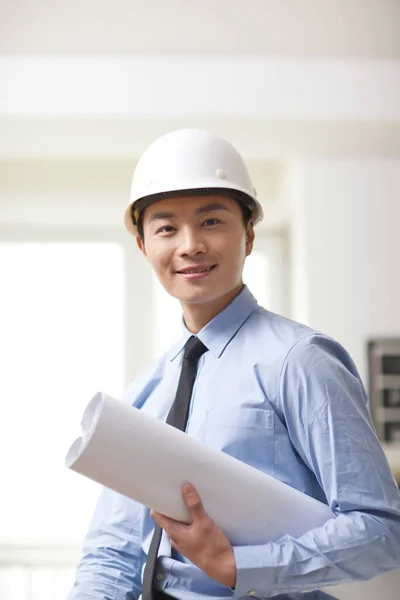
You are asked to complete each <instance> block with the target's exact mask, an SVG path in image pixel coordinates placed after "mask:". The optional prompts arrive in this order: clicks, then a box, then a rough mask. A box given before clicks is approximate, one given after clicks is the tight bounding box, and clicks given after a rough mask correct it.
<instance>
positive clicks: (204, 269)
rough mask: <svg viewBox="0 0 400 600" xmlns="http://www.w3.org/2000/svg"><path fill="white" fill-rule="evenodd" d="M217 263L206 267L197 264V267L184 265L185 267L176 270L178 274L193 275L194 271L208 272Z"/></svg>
mask: <svg viewBox="0 0 400 600" xmlns="http://www.w3.org/2000/svg"><path fill="white" fill-rule="evenodd" d="M216 266H217V265H210V266H208V267H203V266H198V267H186V268H185V269H181V270H180V271H177V273H179V274H180V275H195V274H196V273H208V272H210V271H212V270H213V269H215V267H216Z"/></svg>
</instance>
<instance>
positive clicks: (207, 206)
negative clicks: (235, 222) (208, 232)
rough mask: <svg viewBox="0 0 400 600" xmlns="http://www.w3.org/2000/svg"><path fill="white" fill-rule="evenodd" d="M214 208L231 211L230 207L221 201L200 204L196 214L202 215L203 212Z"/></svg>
mask: <svg viewBox="0 0 400 600" xmlns="http://www.w3.org/2000/svg"><path fill="white" fill-rule="evenodd" d="M213 210H227V211H228V212H229V208H228V207H227V206H225V204H221V203H220V202H212V203H211V204H205V205H204V206H200V208H198V209H197V210H196V214H198V215H201V214H203V213H207V212H211V211H213Z"/></svg>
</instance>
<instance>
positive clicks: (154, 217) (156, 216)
mask: <svg viewBox="0 0 400 600" xmlns="http://www.w3.org/2000/svg"><path fill="white" fill-rule="evenodd" d="M174 217H176V214H175V213H173V212H169V211H164V212H156V213H152V214H151V215H150V216H149V221H157V220H159V219H173V218H174Z"/></svg>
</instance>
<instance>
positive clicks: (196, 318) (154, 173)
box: [70, 130, 400, 600]
mask: <svg viewBox="0 0 400 600" xmlns="http://www.w3.org/2000/svg"><path fill="white" fill-rule="evenodd" d="M261 218H262V209H261V206H260V204H259V203H258V201H257V198H256V192H255V189H254V188H253V186H252V183H251V181H250V177H249V175H248V172H247V170H246V167H245V165H244V163H243V160H242V159H241V157H240V156H239V155H238V153H237V152H236V150H235V149H234V148H233V147H232V146H231V145H230V144H228V143H227V142H226V141H225V140H223V139H221V138H219V137H217V136H214V135H212V134H210V133H208V132H205V131H201V130H182V131H177V132H172V133H170V134H167V135H166V136H163V137H162V138H160V139H159V140H157V141H156V142H155V143H154V144H152V145H151V146H150V147H149V148H148V149H147V151H146V152H145V153H144V155H143V156H142V158H141V160H140V161H139V163H138V165H137V168H136V171H135V175H134V179H133V184H132V196H131V202H130V204H129V206H128V208H127V211H126V213H125V224H126V226H127V228H128V230H129V231H130V232H131V233H132V234H133V235H135V236H136V238H137V243H138V246H139V248H140V250H141V251H142V252H143V254H144V255H145V257H146V258H147V260H148V261H149V263H150V265H151V266H152V268H153V269H154V271H155V273H156V275H157V276H158V278H159V280H160V282H161V283H162V285H163V286H164V288H165V289H166V290H167V292H169V293H170V294H171V295H172V296H174V297H176V298H177V299H178V300H179V301H180V303H181V306H182V311H183V319H184V336H183V339H182V340H181V341H180V342H179V343H178V344H177V345H175V346H174V347H172V348H171V350H170V351H169V352H167V354H166V355H165V356H163V357H162V358H161V360H160V361H159V362H158V363H157V364H156V365H155V367H153V368H152V369H151V370H150V371H149V372H148V373H146V374H144V375H143V376H141V377H139V378H138V379H137V380H135V381H134V382H133V384H132V385H131V387H130V388H129V389H128V392H127V396H126V400H127V401H128V402H130V403H131V404H132V405H134V406H136V407H137V408H140V409H141V410H145V411H146V412H148V413H149V414H151V415H153V416H155V417H156V418H159V419H162V420H165V419H171V418H172V417H171V414H172V412H173V408H171V407H176V402H177V398H178V396H179V395H180V394H181V391H179V390H181V380H182V378H183V377H184V376H183V372H184V369H185V368H186V367H187V364H186V362H185V361H187V357H186V353H187V347H188V345H190V344H192V343H197V344H200V345H201V347H202V349H201V351H200V353H199V354H198V356H197V357H196V359H188V360H191V361H192V362H191V364H192V365H194V364H195V363H196V367H195V371H193V369H192V375H193V377H192V379H193V381H192V382H191V387H190V400H191V401H190V405H189V407H188V409H187V410H188V411H189V417H188V420H187V424H186V421H185V423H184V425H183V427H182V428H186V431H187V434H188V435H191V436H194V437H196V438H198V439H199V440H201V441H203V442H205V443H206V444H209V445H212V446H214V447H216V448H218V449H220V450H222V451H224V452H227V453H228V454H231V455H232V456H235V457H236V458H238V459H239V460H242V461H244V462H246V463H248V464H250V465H252V466H253V467H255V468H257V469H260V470H261V471H263V472H264V473H267V474H269V475H271V476H272V477H275V478H277V479H279V480H281V481H283V482H284V483H286V484H288V485H290V486H292V487H294V488H297V489H298V490H300V491H301V492H303V493H305V494H308V495H309V496H312V497H314V498H316V499H318V500H320V501H322V502H325V503H326V504H328V505H329V507H330V508H331V510H332V511H333V513H335V515H336V518H333V519H331V520H330V521H328V522H327V523H326V524H325V525H324V526H323V527H319V528H317V529H314V530H311V531H308V532H307V533H306V534H305V535H303V536H301V537H299V538H294V537H292V536H289V535H286V536H284V537H282V538H281V539H278V540H275V541H274V542H273V543H266V544H264V545H260V546H234V547H232V545H231V543H230V541H229V540H228V539H227V538H226V536H225V535H224V534H223V532H222V531H221V530H220V529H219V527H218V525H217V524H216V523H213V522H212V521H211V519H210V518H209V517H208V515H207V514H206V512H205V510H204V508H203V506H202V503H201V498H200V497H199V496H198V494H197V491H196V490H195V489H194V487H193V486H192V485H191V484H190V483H188V484H186V485H185V486H183V489H182V494H183V497H184V499H185V502H186V504H187V506H188V509H189V512H190V515H191V518H192V523H191V524H190V525H185V524H182V523H178V522H175V521H173V520H171V519H169V518H167V517H165V516H163V515H160V514H155V513H150V511H149V509H147V508H146V507H143V506H141V505H139V504H138V503H135V502H134V501H132V500H130V499H128V498H126V497H122V496H120V495H118V494H117V493H115V492H113V491H111V490H108V489H105V490H104V491H103V492H102V495H101V498H100V501H99V504H98V506H97V509H96V512H95V515H94V518H93V521H92V524H91V527H90V530H89V533H88V535H87V538H86V541H85V550H84V555H83V558H82V560H81V562H80V564H79V567H78V571H77V576H76V582H75V586H74V588H73V590H72V592H71V595H70V600H89V599H90V600H96V599H98V600H100V599H103V600H105V599H113V600H128V599H134V598H138V597H139V595H140V594H141V593H142V588H143V595H144V596H146V598H145V597H144V598H143V600H147V599H148V598H155V599H156V600H158V599H160V598H165V597H166V598H168V596H171V597H172V598H177V599H179V600H184V599H191V600H200V599H201V598H210V599H211V598H217V597H218V598H230V597H232V596H234V597H236V598H241V597H245V596H250V597H260V598H270V597H277V598H280V599H281V600H300V598H305V599H310V600H311V599H313V600H321V599H322V598H327V595H326V594H324V593H323V592H321V591H318V590H319V589H320V588H322V587H325V586H328V585H330V584H335V583H343V582H345V581H351V580H362V579H368V578H371V577H374V576H376V575H378V574H381V573H383V572H385V571H389V570H391V569H395V568H397V567H398V566H399V564H400V496H399V491H398V489H397V487H396V485H395V482H394V480H393V477H392V476H391V473H390V470H389V467H388V464H387V461H386V459H385V457H384V454H383V452H382V449H381V447H380V444H379V442H378V440H377V438H376V435H375V433H374V430H373V426H372V424H371V421H370V417H369V414H368V410H367V406H366V395H365V391H364V388H363V385H362V383H361V381H360V378H359V375H358V373H357V370H356V367H355V365H354V363H353V362H352V360H351V358H350V357H349V355H348V353H347V352H346V351H345V350H344V349H343V348H342V347H341V346H340V345H339V344H338V343H337V342H335V341H334V340H333V339H331V338H329V337H328V336H326V335H323V334H320V333H317V332H315V331H313V330H312V329H310V328H308V327H306V326H304V325H302V324H299V323H295V322H293V321H290V320H288V319H285V318H283V317H280V316H278V315H275V314H272V313H270V312H268V311H266V310H264V309H263V308H261V307H259V306H258V305H257V303H256V301H255V300H254V298H253V297H252V295H251V293H250V291H249V290H248V289H247V288H246V287H245V286H244V285H243V281H242V271H243V265H244V261H245V258H246V257H247V256H248V255H249V254H250V253H251V251H252V247H253V243H254V235H255V234H254V225H255V224H256V222H257V221H258V220H260V219H261ZM138 318H140V315H138ZM188 340H189V342H188ZM185 365H186V366H185ZM185 376H186V375H185ZM194 379H195V381H194ZM178 381H179V386H178ZM193 383H194V387H193ZM177 389H178V391H177ZM181 395H182V394H181ZM175 396H176V398H175ZM174 398H175V401H174ZM167 415H168V417H167ZM167 422H170V421H168V420H167ZM174 425H175V426H177V425H176V423H174ZM137 459H138V460H140V457H137ZM160 493H162V492H160ZM299 518H301V515H299ZM154 522H156V523H157V526H156V528H154ZM160 528H162V529H160ZM157 531H158V533H159V536H162V537H161V543H160V545H159V542H160V539H158V540H157V539H156V538H157ZM152 554H153V555H154V556H153V558H154V561H153V558H152ZM157 556H158V560H157V561H156V559H157ZM152 562H154V564H151V563H152ZM146 563H147V564H146ZM143 572H144V576H143ZM146 573H147V575H146ZM146 578H147V579H146ZM146 581H147V583H146ZM149 582H150V584H149ZM146 586H147V588H146ZM149 586H150V587H149ZM145 588H146V589H145ZM333 597H334V590H333Z"/></svg>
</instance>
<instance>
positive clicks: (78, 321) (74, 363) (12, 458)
mask: <svg viewBox="0 0 400 600" xmlns="http://www.w3.org/2000/svg"><path fill="white" fill-rule="evenodd" d="M0 280H1V288H2V292H1V295H0V331H1V336H0V364H1V366H2V369H1V370H2V376H1V378H0V398H1V403H2V406H1V413H2V418H1V420H0V453H1V456H2V482H1V483H2V490H3V493H2V497H1V511H0V542H1V543H5V542H6V541H7V542H10V541H11V542H13V543H46V542H52V541H56V542H57V543H60V542H70V543H77V544H80V543H81V542H82V538H83V536H84V533H85V532H86V529H87V526H88V522H89V519H90V516H91V514H92V512H93V508H94V503H95V500H96V498H97V496H98V492H99V486H97V484H95V483H93V482H91V481H89V480H87V479H85V478H84V477H81V476H79V475H77V474H76V473H73V472H72V471H69V470H68V469H67V468H66V467H65V466H64V458H65V454H66V452H67V450H68V447H69V445H70V443H71V442H72V441H73V439H74V437H75V436H77V435H79V422H80V419H81V416H82V412H83V409H84V407H85V405H86V404H87V402H88V401H89V400H90V398H91V397H92V395H93V394H94V393H95V392H96V391H98V390H101V391H105V392H107V393H109V394H111V395H113V396H115V397H117V398H119V397H121V395H122V391H123V386H124V372H123V371H124V364H125V360H124V252H123V249H122V248H121V247H120V246H119V245H118V244H116V243H108V242H107V243H97V242H96V243H91V242H90V243H89V242H88V243H75V242H68V243H53V242H51V243H45V242H43V243H17V242H13V243H1V244H0ZM6 490H7V492H6Z"/></svg>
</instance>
